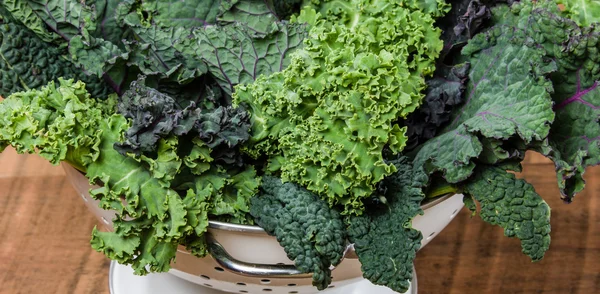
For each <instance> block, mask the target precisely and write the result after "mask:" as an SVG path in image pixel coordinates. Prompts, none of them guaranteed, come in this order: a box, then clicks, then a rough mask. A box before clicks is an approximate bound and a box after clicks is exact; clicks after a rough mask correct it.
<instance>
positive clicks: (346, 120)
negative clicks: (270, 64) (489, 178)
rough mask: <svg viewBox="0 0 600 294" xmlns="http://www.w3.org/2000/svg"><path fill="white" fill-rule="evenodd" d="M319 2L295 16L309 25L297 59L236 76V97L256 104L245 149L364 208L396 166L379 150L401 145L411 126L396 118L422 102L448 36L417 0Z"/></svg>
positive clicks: (352, 208)
mask: <svg viewBox="0 0 600 294" xmlns="http://www.w3.org/2000/svg"><path fill="white" fill-rule="evenodd" d="M317 4H318V5H317ZM314 5H315V8H312V7H306V8H304V9H303V10H302V12H301V13H300V15H299V16H298V17H296V18H294V19H293V20H294V21H296V22H302V23H308V24H309V26H310V31H309V36H308V38H307V39H306V40H305V47H304V48H303V49H300V50H297V51H296V52H295V53H293V54H292V61H291V64H290V65H289V66H288V67H287V68H285V69H284V70H283V71H281V72H277V73H274V74H272V75H270V76H262V77H259V78H258V79H257V80H256V81H255V82H254V83H252V84H248V85H239V86H238V87H237V88H236V91H235V92H234V102H235V103H237V104H247V105H248V106H249V110H250V112H251V114H252V117H251V121H252V137H251V141H250V144H249V146H248V148H247V150H246V151H247V152H248V153H249V154H251V155H253V156H258V155H259V154H267V155H268V156H269V157H270V161H269V170H270V171H272V172H275V171H277V172H280V173H281V177H282V179H283V180H284V181H292V182H295V183H299V184H301V185H303V186H305V187H306V188H307V189H309V190H310V191H313V192H316V193H318V194H320V195H323V197H324V198H325V199H327V201H328V202H329V204H330V205H338V204H339V205H344V206H345V209H344V212H343V213H344V214H360V213H361V212H362V210H363V209H364V208H363V204H362V201H361V200H362V199H364V198H366V197H369V196H370V195H371V193H372V192H373V190H374V185H375V184H376V183H377V182H379V181H381V180H382V179H383V177H384V176H386V175H389V174H391V173H393V172H394V171H395V168H394V166H393V165H388V164H386V163H385V162H384V161H383V157H382V150H383V148H384V146H389V147H390V148H391V150H393V151H394V152H399V151H401V150H402V149H403V148H404V146H405V142H406V137H405V135H404V133H405V131H406V129H404V128H400V127H399V126H398V125H397V124H395V123H394V122H395V121H396V120H397V118H398V117H405V116H406V115H408V114H409V113H411V112H412V111H414V110H415V109H416V108H417V107H418V105H419V104H420V101H421V99H422V97H423V96H422V94H421V93H420V91H421V90H423V89H424V88H425V81H424V79H423V76H426V75H430V74H431V73H433V70H434V68H435V67H434V60H435V58H436V57H437V56H438V54H439V51H440V50H441V48H442V43H441V42H440V40H439V30H438V29H435V28H434V27H433V21H434V20H433V17H432V15H429V14H427V13H424V12H422V11H421V7H420V5H421V4H416V3H411V2H409V3H398V2H395V1H379V2H374V3H371V2H369V1H361V0H354V1H350V2H349V3H347V2H345V1H335V0H332V1H322V2H318V1H316V2H314ZM438 5H442V4H441V3H436V4H434V8H436V9H437V8H438ZM433 10H434V11H437V10H435V9H433ZM375 36H377V37H376V38H375Z"/></svg>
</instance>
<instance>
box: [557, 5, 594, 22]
mask: <svg viewBox="0 0 600 294" xmlns="http://www.w3.org/2000/svg"><path fill="white" fill-rule="evenodd" d="M556 2H557V3H558V4H559V5H561V6H559V9H561V10H562V13H563V14H564V15H566V16H567V17H568V18H570V19H572V20H574V21H575V22H576V23H577V24H578V25H580V26H589V25H591V24H593V23H598V22H600V1H598V0H557V1H556Z"/></svg>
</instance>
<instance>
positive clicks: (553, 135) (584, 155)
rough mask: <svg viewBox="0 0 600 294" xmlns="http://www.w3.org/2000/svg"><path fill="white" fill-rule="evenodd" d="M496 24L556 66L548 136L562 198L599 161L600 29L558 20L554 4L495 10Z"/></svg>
mask: <svg viewBox="0 0 600 294" xmlns="http://www.w3.org/2000/svg"><path fill="white" fill-rule="evenodd" d="M495 15H497V19H496V17H495V22H497V23H498V25H504V24H505V23H511V24H516V25H514V26H515V27H517V28H518V29H520V30H521V31H524V32H526V34H527V37H528V38H529V42H530V43H531V44H532V45H534V46H537V47H538V48H543V49H544V53H545V55H546V58H548V59H552V60H554V61H555V62H556V65H557V70H556V71H555V72H553V73H552V75H551V76H550V78H551V80H552V83H553V85H554V92H553V93H552V99H553V100H554V111H555V112H556V119H555V121H554V123H553V124H552V129H551V130H550V135H549V145H550V147H551V150H550V152H549V157H550V158H551V159H552V160H553V161H554V162H555V165H556V170H557V179H558V184H559V188H560V190H561V194H562V198H563V199H564V200H565V201H567V202H569V201H571V200H572V197H573V196H574V195H575V194H576V193H578V192H580V191H581V190H582V189H583V187H584V181H583V173H584V172H585V168H586V167H588V166H593V165H597V164H599V163H600V123H599V121H598V119H599V116H600V110H599V107H600V87H598V83H599V82H600V67H599V66H598V64H600V55H599V54H598V50H599V49H600V42H599V41H600V27H599V26H598V25H591V26H588V27H580V26H578V25H577V24H576V23H575V22H573V21H571V20H569V19H568V18H565V17H563V16H561V12H560V11H559V10H558V8H557V6H556V5H555V3H554V2H553V1H537V2H533V1H522V2H521V3H518V4H514V5H513V6H512V8H511V9H510V10H509V9H507V8H502V7H501V8H499V9H498V10H497V11H495Z"/></svg>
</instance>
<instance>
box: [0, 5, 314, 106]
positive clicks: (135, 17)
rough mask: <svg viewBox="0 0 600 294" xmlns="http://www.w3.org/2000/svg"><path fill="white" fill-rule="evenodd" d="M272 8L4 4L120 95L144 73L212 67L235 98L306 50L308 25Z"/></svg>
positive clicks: (176, 77)
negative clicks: (238, 87)
mask: <svg viewBox="0 0 600 294" xmlns="http://www.w3.org/2000/svg"><path fill="white" fill-rule="evenodd" d="M269 3H270V2H268V1H259V0H235V1H222V0H214V1H213V0H211V1H197V0H196V1H143V2H142V1H137V0H127V1H112V0H110V1H85V2H81V1H75V0H66V1H53V0H45V1H3V2H2V5H3V7H5V8H6V9H7V10H8V11H10V13H11V14H12V15H13V16H14V17H15V18H16V19H18V20H19V21H20V22H21V23H23V24H24V25H25V26H26V27H28V28H29V29H30V30H31V31H32V32H34V33H35V34H37V35H38V36H39V37H40V38H42V39H43V40H44V41H46V42H54V43H57V44H60V45H61V46H64V47H68V51H69V59H70V61H71V62H72V63H73V64H75V65H76V66H77V67H78V68H80V69H83V70H84V71H86V72H87V73H89V74H94V75H97V76H99V77H104V78H105V79H107V80H109V82H110V83H111V85H112V87H113V88H114V89H115V91H116V92H118V93H119V94H121V93H122V92H123V91H124V90H125V89H126V88H127V86H128V84H129V82H130V81H131V80H132V78H133V79H135V76H136V74H137V73H142V74H144V75H148V76H157V77H159V78H160V79H165V80H169V81H175V82H177V83H180V84H186V83H189V82H192V81H193V80H194V79H195V78H198V77H200V76H201V75H203V74H205V73H207V71H208V70H209V69H208V67H210V73H211V75H213V76H215V78H217V79H218V80H219V81H220V82H221V86H222V87H223V90H224V91H225V93H227V94H228V95H230V94H231V91H232V88H233V86H234V85H235V84H237V83H242V82H249V81H251V80H253V79H254V78H256V77H257V76H258V75H260V74H263V73H264V74H270V73H272V72H273V70H275V68H276V69H277V70H279V69H280V68H282V67H285V66H286V65H287V63H288V62H289V61H288V60H287V56H288V54H289V53H291V52H292V51H294V49H295V47H299V46H301V45H302V39H303V36H304V35H305V34H306V32H305V28H304V26H303V25H301V24H294V25H293V26H290V27H288V25H289V23H288V22H287V21H282V20H280V19H279V18H278V16H277V15H276V14H275V13H274V11H273V10H272V7H270V6H269ZM207 41H210V42H212V43H211V44H207V43H206V42H207ZM224 42H225V43H227V44H224ZM231 42H233V43H235V44H238V45H243V46H240V47H239V48H234V47H227V46H235V45H234V44H230V43H231ZM203 46H207V47H203ZM198 47H201V49H202V50H198ZM206 48H213V49H215V51H206V50H204V49H206ZM216 49H218V50H216ZM236 50H240V52H235V51H236ZM215 60H218V62H216V63H215ZM249 78H250V80H249Z"/></svg>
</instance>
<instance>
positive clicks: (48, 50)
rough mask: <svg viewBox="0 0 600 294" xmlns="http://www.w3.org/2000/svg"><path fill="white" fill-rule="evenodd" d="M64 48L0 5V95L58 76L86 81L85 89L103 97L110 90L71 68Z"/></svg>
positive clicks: (100, 81) (35, 86) (96, 79)
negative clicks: (20, 20)
mask: <svg viewBox="0 0 600 294" xmlns="http://www.w3.org/2000/svg"><path fill="white" fill-rule="evenodd" d="M66 53H67V52H66V51H65V50H62V49H61V48H59V47H58V46H55V45H53V44H48V43H46V42H44V41H43V40H42V39H40V38H39V37H38V36H36V35H35V34H34V33H32V32H31V31H29V30H28V29H27V28H26V27H25V26H23V25H21V24H20V23H19V22H17V21H15V20H14V19H12V17H10V16H6V11H5V10H4V9H2V7H0V95H1V96H4V97H6V96H8V95H10V94H12V93H14V92H17V91H22V90H29V89H35V88H39V87H41V86H44V85H46V84H47V83H48V82H50V81H57V80H58V78H65V79H68V78H76V79H80V80H83V81H85V82H86V86H87V89H88V90H89V91H90V92H91V93H93V94H94V95H97V97H106V96H107V95H108V94H109V93H111V92H112V91H111V90H110V87H109V86H108V85H107V84H106V83H104V81H103V80H102V79H101V78H99V77H97V76H88V75H87V74H86V73H85V72H82V71H81V70H78V69H77V68H75V66H74V65H73V64H71V63H70V62H69V61H68V58H67V57H66V55H67V54H66Z"/></svg>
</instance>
